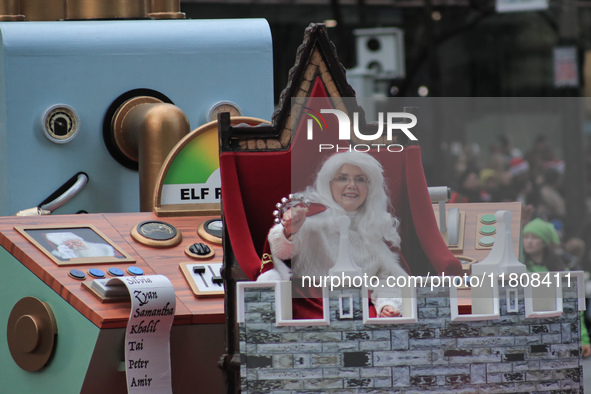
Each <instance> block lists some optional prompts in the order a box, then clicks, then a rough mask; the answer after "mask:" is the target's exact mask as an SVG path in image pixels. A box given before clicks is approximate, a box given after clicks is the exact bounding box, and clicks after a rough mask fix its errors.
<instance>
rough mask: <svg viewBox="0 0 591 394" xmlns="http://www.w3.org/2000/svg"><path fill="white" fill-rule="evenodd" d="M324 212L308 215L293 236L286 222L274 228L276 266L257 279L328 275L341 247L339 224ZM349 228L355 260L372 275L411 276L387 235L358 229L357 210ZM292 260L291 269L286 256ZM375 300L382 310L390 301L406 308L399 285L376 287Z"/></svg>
mask: <svg viewBox="0 0 591 394" xmlns="http://www.w3.org/2000/svg"><path fill="white" fill-rule="evenodd" d="M327 212H328V211H325V212H322V213H320V214H318V215H314V216H311V217H308V218H306V221H305V222H304V224H303V226H302V227H301V229H300V230H299V231H298V232H297V233H296V234H294V235H293V236H292V237H290V238H291V239H287V238H285V235H284V233H283V225H281V224H277V225H275V226H273V227H272V228H271V230H270V231H269V235H268V240H269V245H270V247H271V253H272V255H273V265H274V268H273V269H272V270H269V271H267V272H265V273H263V274H261V275H260V276H259V277H258V279H257V281H275V280H289V279H290V278H291V276H292V275H293V276H294V277H301V276H302V275H309V276H322V277H324V276H326V275H328V270H329V269H330V268H331V267H332V266H333V265H334V264H335V262H336V260H337V257H338V250H339V238H340V234H339V227H338V225H337V224H336V223H335V222H334V220H333V219H331V216H330V215H329V214H328V213H327ZM348 215H349V216H350V218H351V226H350V228H349V242H350V245H349V250H350V253H351V260H352V261H353V262H354V263H355V264H356V265H357V266H358V267H359V268H361V270H362V272H363V274H367V276H368V277H371V276H377V277H379V278H380V279H381V280H383V282H382V283H385V280H386V278H387V277H388V276H393V277H398V276H408V274H407V273H406V271H404V269H402V267H400V264H399V256H398V254H397V253H395V252H393V251H392V250H391V249H390V248H389V247H388V245H387V244H386V242H385V241H384V240H383V239H367V237H364V236H363V234H362V233H361V232H360V231H359V230H358V229H357V221H356V220H355V214H354V213H352V214H348ZM287 259H291V260H292V269H290V268H289V267H288V266H287V265H286V264H285V263H284V262H283V261H282V260H287ZM371 300H372V302H373V303H374V306H375V307H376V310H377V312H378V314H379V312H380V311H381V309H382V308H383V307H384V306H386V305H391V306H393V307H394V308H396V309H398V310H399V311H402V299H401V291H400V289H399V288H397V287H387V286H385V287H378V288H376V289H374V290H373V291H372V295H371Z"/></svg>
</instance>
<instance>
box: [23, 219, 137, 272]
mask: <svg viewBox="0 0 591 394" xmlns="http://www.w3.org/2000/svg"><path fill="white" fill-rule="evenodd" d="M14 229H15V230H17V231H18V232H19V233H21V234H22V235H23V236H24V237H25V238H27V239H28V240H29V241H30V242H31V243H33V245H35V246H36V247H38V248H39V250H41V251H42V252H43V253H45V254H46V255H47V256H48V257H49V258H50V259H52V260H53V261H54V262H55V263H56V264H57V265H77V264H97V263H124V262H126V263H134V262H135V260H134V259H133V258H131V257H130V256H129V255H128V254H127V253H125V252H124V251H123V250H121V249H119V248H118V247H117V245H115V244H114V243H113V242H112V241H111V240H109V239H108V238H107V237H106V236H105V235H103V234H102V233H101V232H100V231H99V230H98V229H97V228H96V227H94V226H93V225H90V224H84V225H79V226H78V225H65V226H59V225H57V226H56V225H53V226H16V227H15V228H14Z"/></svg>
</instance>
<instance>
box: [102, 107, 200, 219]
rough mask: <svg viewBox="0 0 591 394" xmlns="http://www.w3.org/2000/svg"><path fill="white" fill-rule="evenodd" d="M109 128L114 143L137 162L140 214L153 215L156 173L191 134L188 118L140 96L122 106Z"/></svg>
mask: <svg viewBox="0 0 591 394" xmlns="http://www.w3.org/2000/svg"><path fill="white" fill-rule="evenodd" d="M112 125H113V127H112V128H113V132H114V135H115V142H116V144H117V145H118V146H119V148H120V149H121V151H122V152H123V153H124V154H125V155H127V156H128V157H129V158H130V159H132V160H137V161H138V163H139V176H140V211H142V212H152V211H153V210H154V190H155V189H156V182H157V180H158V174H159V173H160V169H161V168H162V164H163V163H164V160H165V159H166V157H167V156H168V154H169V153H170V151H171V150H172V148H174V146H175V145H176V144H177V143H178V142H179V141H180V140H181V139H182V138H183V137H184V136H185V135H187V134H188V133H189V132H190V125H189V119H188V118H187V115H185V113H184V112H183V111H182V110H181V109H180V108H179V107H177V106H175V105H173V104H167V103H163V102H161V101H160V100H158V99H155V98H153V97H145V96H141V97H135V98H133V99H130V100H128V101H126V102H125V103H123V105H121V107H120V108H119V110H117V112H116V113H115V116H114V117H113V123H112Z"/></svg>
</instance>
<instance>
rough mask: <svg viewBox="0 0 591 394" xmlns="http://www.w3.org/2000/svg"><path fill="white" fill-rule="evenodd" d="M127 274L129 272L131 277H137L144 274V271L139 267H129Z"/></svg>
mask: <svg viewBox="0 0 591 394" xmlns="http://www.w3.org/2000/svg"><path fill="white" fill-rule="evenodd" d="M127 272H129V273H130V274H131V275H136V276H139V275H143V274H144V270H143V269H141V268H139V267H129V268H128V269H127Z"/></svg>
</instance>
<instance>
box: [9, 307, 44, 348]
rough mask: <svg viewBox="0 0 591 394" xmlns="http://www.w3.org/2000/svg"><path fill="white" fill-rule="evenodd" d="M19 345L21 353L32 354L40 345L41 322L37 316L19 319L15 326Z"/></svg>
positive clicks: (25, 316)
mask: <svg viewBox="0 0 591 394" xmlns="http://www.w3.org/2000/svg"><path fill="white" fill-rule="evenodd" d="M15 331H16V335H17V336H18V338H17V344H18V347H19V349H20V351H21V352H25V353H31V352H32V351H34V350H35V349H37V346H38V345H39V341H40V340H41V337H40V335H39V334H40V332H39V322H38V321H37V319H35V316H31V315H24V316H21V317H19V319H18V320H17V321H16V326H15Z"/></svg>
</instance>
